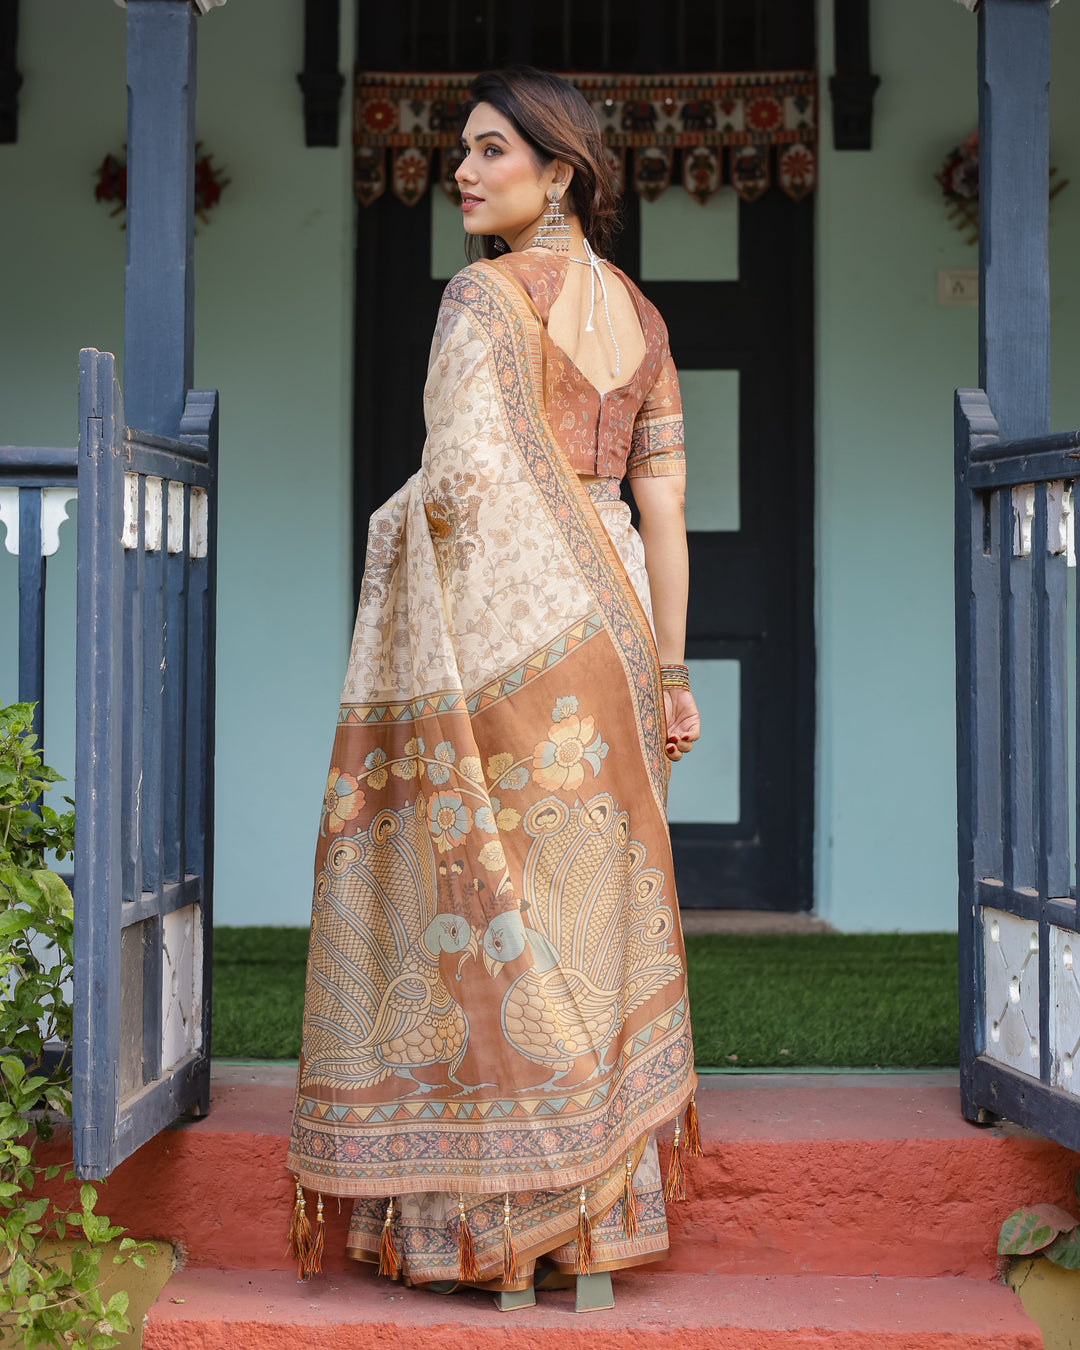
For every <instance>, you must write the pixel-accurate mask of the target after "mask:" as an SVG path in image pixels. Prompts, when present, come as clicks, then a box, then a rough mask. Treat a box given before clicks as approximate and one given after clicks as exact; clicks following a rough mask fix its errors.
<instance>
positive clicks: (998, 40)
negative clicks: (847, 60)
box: [979, 0, 1050, 440]
mask: <svg viewBox="0 0 1080 1350" xmlns="http://www.w3.org/2000/svg"><path fill="white" fill-rule="evenodd" d="M1049 114H1050V3H1049V0H983V3H982V7H981V9H980V10H979V384H980V385H981V387H982V388H983V389H985V391H986V393H987V396H988V397H989V400H990V407H991V409H992V410H993V413H994V416H995V418H996V419H997V423H998V427H999V428H1000V431H1001V438H1002V440H1012V439H1014V438H1016V437H1021V436H1025V437H1026V436H1043V435H1046V434H1047V433H1048V432H1049V430H1050V287H1049V252H1048V243H1047V225H1048V213H1049V207H1050V198H1049V191H1050V188H1049V174H1050V149H1049V144H1050V122H1049Z"/></svg>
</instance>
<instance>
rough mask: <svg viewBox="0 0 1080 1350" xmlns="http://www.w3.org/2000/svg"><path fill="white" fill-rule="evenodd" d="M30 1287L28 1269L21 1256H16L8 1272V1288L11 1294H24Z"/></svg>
mask: <svg viewBox="0 0 1080 1350" xmlns="http://www.w3.org/2000/svg"><path fill="white" fill-rule="evenodd" d="M29 1285H30V1267H29V1266H28V1265H27V1264H26V1262H25V1261H24V1260H23V1258H22V1257H21V1256H16V1258H15V1260H14V1261H12V1263H11V1269H10V1270H9V1271H8V1288H9V1289H10V1290H11V1292H12V1293H13V1294H25V1293H26V1291H27V1288H28V1287H29Z"/></svg>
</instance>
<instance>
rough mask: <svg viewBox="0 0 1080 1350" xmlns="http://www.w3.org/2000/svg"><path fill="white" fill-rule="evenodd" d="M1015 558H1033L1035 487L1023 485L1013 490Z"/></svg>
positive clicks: (1029, 484)
mask: <svg viewBox="0 0 1080 1350" xmlns="http://www.w3.org/2000/svg"><path fill="white" fill-rule="evenodd" d="M1012 502H1013V557H1014V558H1028V557H1030V556H1031V525H1032V521H1033V520H1034V519H1035V486H1034V484H1033V483H1022V484H1021V485H1020V486H1019V487H1014V488H1013V490H1012Z"/></svg>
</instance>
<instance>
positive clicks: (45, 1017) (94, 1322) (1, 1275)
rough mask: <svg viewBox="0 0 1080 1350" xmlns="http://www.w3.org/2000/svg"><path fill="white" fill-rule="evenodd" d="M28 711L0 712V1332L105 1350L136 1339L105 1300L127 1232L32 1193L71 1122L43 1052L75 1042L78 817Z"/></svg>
mask: <svg viewBox="0 0 1080 1350" xmlns="http://www.w3.org/2000/svg"><path fill="white" fill-rule="evenodd" d="M33 712H34V707H33V704H29V703H13V704H10V705H9V706H7V707H3V706H0V1333H3V1334H4V1340H5V1343H7V1344H15V1345H22V1346H25V1347H27V1350H30V1347H33V1346H37V1345H47V1346H56V1347H58V1350H59V1348H60V1347H64V1348H65V1350H66V1348H67V1347H74V1350H108V1347H110V1346H114V1345H116V1343H117V1341H116V1337H115V1335H114V1334H113V1333H114V1332H118V1331H124V1332H127V1331H130V1330H131V1326H130V1323H129V1321H128V1318H127V1304H128V1296H127V1294H126V1293H124V1292H118V1293H116V1294H114V1295H113V1296H112V1297H111V1298H109V1299H108V1301H105V1300H103V1298H102V1296H101V1294H100V1293H99V1291H98V1282H99V1277H100V1270H99V1267H100V1262H101V1256H102V1253H103V1251H104V1249H105V1247H106V1244H107V1243H110V1242H113V1241H114V1239H116V1238H118V1237H120V1236H121V1234H122V1233H123V1231H124V1230H123V1229H122V1228H117V1227H115V1226H113V1225H111V1224H110V1223H109V1220H108V1219H107V1218H106V1217H105V1216H104V1215H101V1214H97V1213H95V1206H96V1204H97V1192H96V1190H95V1189H94V1187H93V1186H91V1185H87V1184H84V1185H83V1186H82V1187H80V1189H79V1192H78V1198H77V1200H76V1201H75V1202H74V1203H73V1204H61V1205H60V1206H59V1207H58V1205H57V1203H55V1202H54V1200H53V1199H51V1198H49V1197H47V1196H41V1195H35V1188H36V1187H37V1186H38V1183H39V1182H42V1181H46V1182H47V1181H52V1180H54V1179H55V1178H56V1176H57V1175H58V1174H59V1172H60V1171H61V1168H60V1167H57V1166H50V1167H45V1166H42V1165H41V1164H40V1163H39V1162H37V1161H36V1160H35V1149H36V1147H37V1145H38V1144H39V1143H40V1142H41V1141H42V1140H45V1139H48V1138H49V1137H51V1135H52V1132H53V1120H54V1119H55V1118H56V1117H57V1116H60V1117H70V1115H71V1056H70V1054H68V1053H63V1054H61V1055H60V1056H59V1057H58V1058H57V1057H56V1056H53V1057H51V1059H50V1060H47V1058H46V1046H47V1045H49V1044H53V1045H57V1044H58V1045H59V1046H60V1047H62V1048H66V1047H67V1046H69V1045H70V1042H71V1027H72V1009H71V1001H70V997H69V996H68V993H67V990H68V988H69V987H70V979H71V973H72V925H73V913H72V900H71V894H70V893H69V891H68V889H67V887H66V886H65V885H64V882H63V881H62V880H61V878H60V876H59V875H58V874H57V873H56V872H55V871H54V870H53V869H52V868H51V867H50V866H49V865H48V861H47V860H48V857H49V855H50V854H51V855H52V856H54V857H55V858H56V859H57V860H58V861H62V860H63V859H64V858H66V857H67V856H68V855H69V854H70V853H71V852H72V850H73V847H74V828H75V819H74V813H73V812H72V811H70V810H68V811H56V810H54V809H53V808H52V807H51V806H49V805H47V804H46V803H45V802H44V800H43V794H44V792H45V790H46V789H47V788H48V787H49V786H50V785H51V784H53V783H56V782H59V781H61V775H60V774H58V773H57V772H56V771H55V770H54V769H51V768H49V767H48V766H47V765H46V764H44V763H43V761H42V758H41V754H40V752H39V750H38V748H37V743H36V737H35V736H34V735H33V733H32V730H31V728H32V721H33ZM65 800H67V801H68V804H69V805H70V799H65ZM74 1175H75V1174H74V1172H73V1171H68V1172H67V1173H66V1180H69V1181H70V1180H73V1179H74ZM72 1237H74V1239H75V1240H74V1242H72V1241H71V1238H72ZM147 1250H152V1248H148V1246H147V1244H142V1243H137V1242H135V1241H134V1240H132V1239H131V1238H124V1239H123V1240H122V1241H121V1243H120V1244H119V1250H118V1252H117V1254H116V1255H115V1256H114V1258H113V1259H114V1261H116V1262H123V1261H126V1260H127V1259H129V1258H130V1259H131V1260H133V1261H134V1262H135V1263H136V1264H137V1265H139V1266H143V1265H145V1258H144V1255H143V1253H144V1252H145V1251H147Z"/></svg>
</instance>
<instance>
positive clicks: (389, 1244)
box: [379, 1196, 401, 1280]
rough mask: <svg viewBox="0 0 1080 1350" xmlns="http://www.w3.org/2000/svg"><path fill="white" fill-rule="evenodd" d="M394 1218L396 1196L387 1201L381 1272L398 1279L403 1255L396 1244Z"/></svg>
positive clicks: (380, 1255)
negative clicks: (392, 1227)
mask: <svg viewBox="0 0 1080 1350" xmlns="http://www.w3.org/2000/svg"><path fill="white" fill-rule="evenodd" d="M393 1219H394V1197H393V1196H391V1197H390V1199H389V1200H388V1201H387V1203H386V1218H385V1219H384V1220H383V1226H382V1237H381V1238H379V1274H380V1275H389V1276H390V1278H391V1279H392V1280H396V1279H397V1277H398V1276H399V1275H400V1274H401V1257H400V1256H398V1253H397V1248H396V1247H395V1246H394V1234H393V1232H392V1231H391V1228H390V1225H391V1223H392V1222H393Z"/></svg>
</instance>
